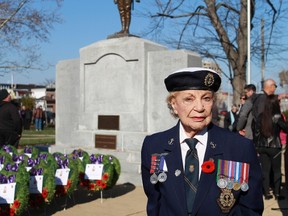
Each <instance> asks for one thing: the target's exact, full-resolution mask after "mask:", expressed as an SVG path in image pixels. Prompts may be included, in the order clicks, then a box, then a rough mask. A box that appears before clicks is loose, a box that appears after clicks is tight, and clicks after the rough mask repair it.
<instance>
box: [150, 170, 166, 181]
mask: <svg viewBox="0 0 288 216" xmlns="http://www.w3.org/2000/svg"><path fill="white" fill-rule="evenodd" d="M166 180H167V174H166V173H165V172H161V173H159V175H158V176H157V174H156V173H155V172H154V173H153V175H151V177H150V182H151V183H152V184H156V183H157V182H158V181H159V182H161V183H162V182H165V181H166Z"/></svg>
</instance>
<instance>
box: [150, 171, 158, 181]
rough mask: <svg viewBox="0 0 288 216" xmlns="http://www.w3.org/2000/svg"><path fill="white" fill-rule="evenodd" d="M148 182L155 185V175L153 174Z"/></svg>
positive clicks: (156, 179)
mask: <svg viewBox="0 0 288 216" xmlns="http://www.w3.org/2000/svg"><path fill="white" fill-rule="evenodd" d="M150 182H151V183H152V184H156V183H157V182H158V176H157V175H156V173H153V175H151V176H150Z"/></svg>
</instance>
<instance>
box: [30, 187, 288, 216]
mask: <svg viewBox="0 0 288 216" xmlns="http://www.w3.org/2000/svg"><path fill="white" fill-rule="evenodd" d="M145 205H146V197H145V195H144V192H143V188H142V187H135V186H134V185H132V184H129V183H127V184H122V185H116V186H115V187H114V188H113V189H111V190H108V191H105V192H104V193H103V194H102V198H101V194H100V192H97V193H94V194H91V193H88V192H87V191H86V190H77V191H75V193H74V196H72V197H70V198H67V199H65V198H56V199H55V200H54V201H53V203H52V204H51V205H49V206H47V207H46V209H45V211H38V212H37V211H30V212H29V214H28V215H30V216H34V215H35V216H36V215H37V216H46V215H55V216H73V215H77V216H78V215H81V216H86V215H87V216H88V215H89V216H90V215H101V216H145V215H146V212H145ZM264 205H265V211H264V214H263V216H288V200H282V201H279V203H278V202H277V201H275V200H274V199H271V200H269V201H265V204H264ZM243 216H245V215H243Z"/></svg>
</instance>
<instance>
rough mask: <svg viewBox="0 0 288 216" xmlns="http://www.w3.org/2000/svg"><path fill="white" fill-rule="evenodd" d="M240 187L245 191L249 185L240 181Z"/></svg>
mask: <svg viewBox="0 0 288 216" xmlns="http://www.w3.org/2000/svg"><path fill="white" fill-rule="evenodd" d="M240 188H241V190H242V191H244V192H246V191H248V189H249V186H248V184H247V183H246V182H242V184H241V187H240Z"/></svg>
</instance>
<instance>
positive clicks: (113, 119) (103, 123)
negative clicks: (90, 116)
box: [98, 115, 119, 130]
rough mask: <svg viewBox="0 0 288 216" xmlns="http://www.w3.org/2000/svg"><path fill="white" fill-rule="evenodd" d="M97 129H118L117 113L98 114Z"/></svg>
mask: <svg viewBox="0 0 288 216" xmlns="http://www.w3.org/2000/svg"><path fill="white" fill-rule="evenodd" d="M98 129H100V130H101V129H102V130H103V129H104V130H119V116H117V115H99V116H98Z"/></svg>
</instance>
